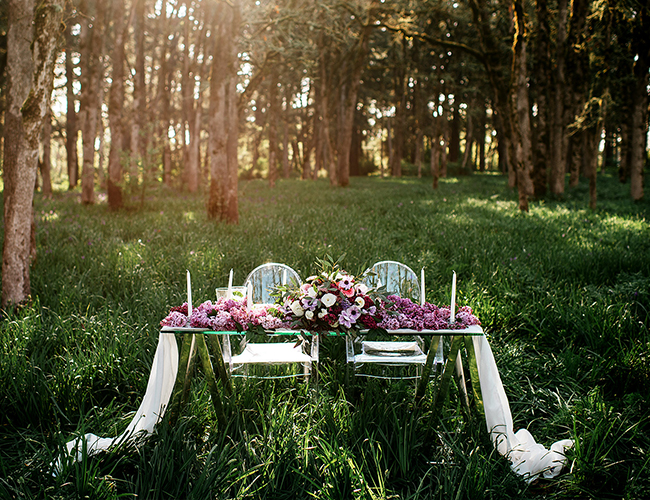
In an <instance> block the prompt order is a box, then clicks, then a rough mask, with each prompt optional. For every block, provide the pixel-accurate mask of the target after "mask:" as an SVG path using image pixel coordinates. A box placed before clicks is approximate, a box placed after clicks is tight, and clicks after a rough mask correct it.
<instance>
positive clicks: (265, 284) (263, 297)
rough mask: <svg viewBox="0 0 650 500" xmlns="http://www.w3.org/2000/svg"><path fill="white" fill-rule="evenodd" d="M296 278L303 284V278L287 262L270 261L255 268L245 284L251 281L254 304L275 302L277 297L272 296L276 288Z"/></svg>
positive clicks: (246, 285)
mask: <svg viewBox="0 0 650 500" xmlns="http://www.w3.org/2000/svg"><path fill="white" fill-rule="evenodd" d="M292 280H295V281H296V282H297V283H298V284H299V285H302V280H301V279H300V276H299V275H298V273H297V272H296V271H294V270H293V269H291V268H290V267H289V266H287V265H285V264H278V263H275V262H270V263H268V264H262V265H261V266H258V267H256V268H255V269H253V270H252V271H251V272H250V274H249V275H248V276H247V277H246V281H244V286H245V287H248V285H249V283H250V285H251V289H252V303H253V304H273V303H274V302H275V298H274V297H272V296H271V294H272V293H273V291H274V289H275V288H276V287H278V286H281V285H283V284H287V285H288V284H290V283H291V281H292Z"/></svg>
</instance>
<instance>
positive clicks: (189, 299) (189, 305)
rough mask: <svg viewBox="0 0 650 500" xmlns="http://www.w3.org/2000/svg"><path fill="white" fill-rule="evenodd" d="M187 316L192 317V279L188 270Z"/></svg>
mask: <svg viewBox="0 0 650 500" xmlns="http://www.w3.org/2000/svg"><path fill="white" fill-rule="evenodd" d="M187 316H188V317H190V316H192V279H191V278H190V270H189V269H188V270H187Z"/></svg>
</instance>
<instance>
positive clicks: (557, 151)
mask: <svg viewBox="0 0 650 500" xmlns="http://www.w3.org/2000/svg"><path fill="white" fill-rule="evenodd" d="M567 14H568V0H558V20H557V41H556V49H555V50H556V54H555V60H556V63H555V64H556V66H555V72H554V84H553V101H554V107H553V129H552V132H551V133H552V135H551V174H550V187H551V192H552V193H553V194H554V195H561V194H563V193H564V185H565V177H566V153H567V138H566V133H565V120H564V117H565V112H564V109H565V106H564V97H565V94H566V93H567V88H566V76H565V59H566V52H567V47H566V40H567V32H566V30H567Z"/></svg>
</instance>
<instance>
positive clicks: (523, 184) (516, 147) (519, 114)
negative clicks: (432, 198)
mask: <svg viewBox="0 0 650 500" xmlns="http://www.w3.org/2000/svg"><path fill="white" fill-rule="evenodd" d="M513 11H514V14H515V23H516V33H515V39H514V42H513V59H512V80H511V84H510V88H511V91H510V106H511V115H510V120H511V124H512V138H513V141H512V142H513V151H514V162H513V164H514V166H515V171H516V174H517V190H518V192H519V210H521V211H524V212H527V211H528V198H529V197H530V196H533V193H534V190H533V182H532V179H531V177H530V174H531V171H532V164H533V159H532V144H531V136H532V134H531V129H530V105H529V100H528V86H527V82H526V42H525V34H526V32H525V23H524V9H523V3H522V2H520V1H518V0H515V1H513Z"/></svg>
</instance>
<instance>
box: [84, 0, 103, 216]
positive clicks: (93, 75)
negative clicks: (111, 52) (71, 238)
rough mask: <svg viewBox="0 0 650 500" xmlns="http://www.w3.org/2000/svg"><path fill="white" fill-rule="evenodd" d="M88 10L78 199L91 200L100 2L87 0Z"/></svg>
mask: <svg viewBox="0 0 650 500" xmlns="http://www.w3.org/2000/svg"><path fill="white" fill-rule="evenodd" d="M88 7H89V9H88V12H87V13H85V14H86V16H84V18H83V19H82V25H81V35H80V37H81V40H80V50H81V63H82V64H81V66H82V68H83V69H82V74H81V76H82V84H81V100H80V106H79V109H80V111H81V115H82V119H81V120H80V121H81V133H82V137H83V164H82V165H83V166H82V169H81V203H83V204H86V205H88V204H92V203H94V202H95V139H96V137H97V125H98V121H99V120H100V118H101V117H100V107H101V100H100V96H101V94H100V77H101V76H102V74H101V73H102V70H103V68H102V66H101V56H102V54H101V50H102V47H103V44H102V26H103V24H104V23H103V21H104V15H103V14H104V9H105V7H104V5H103V2H88Z"/></svg>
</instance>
